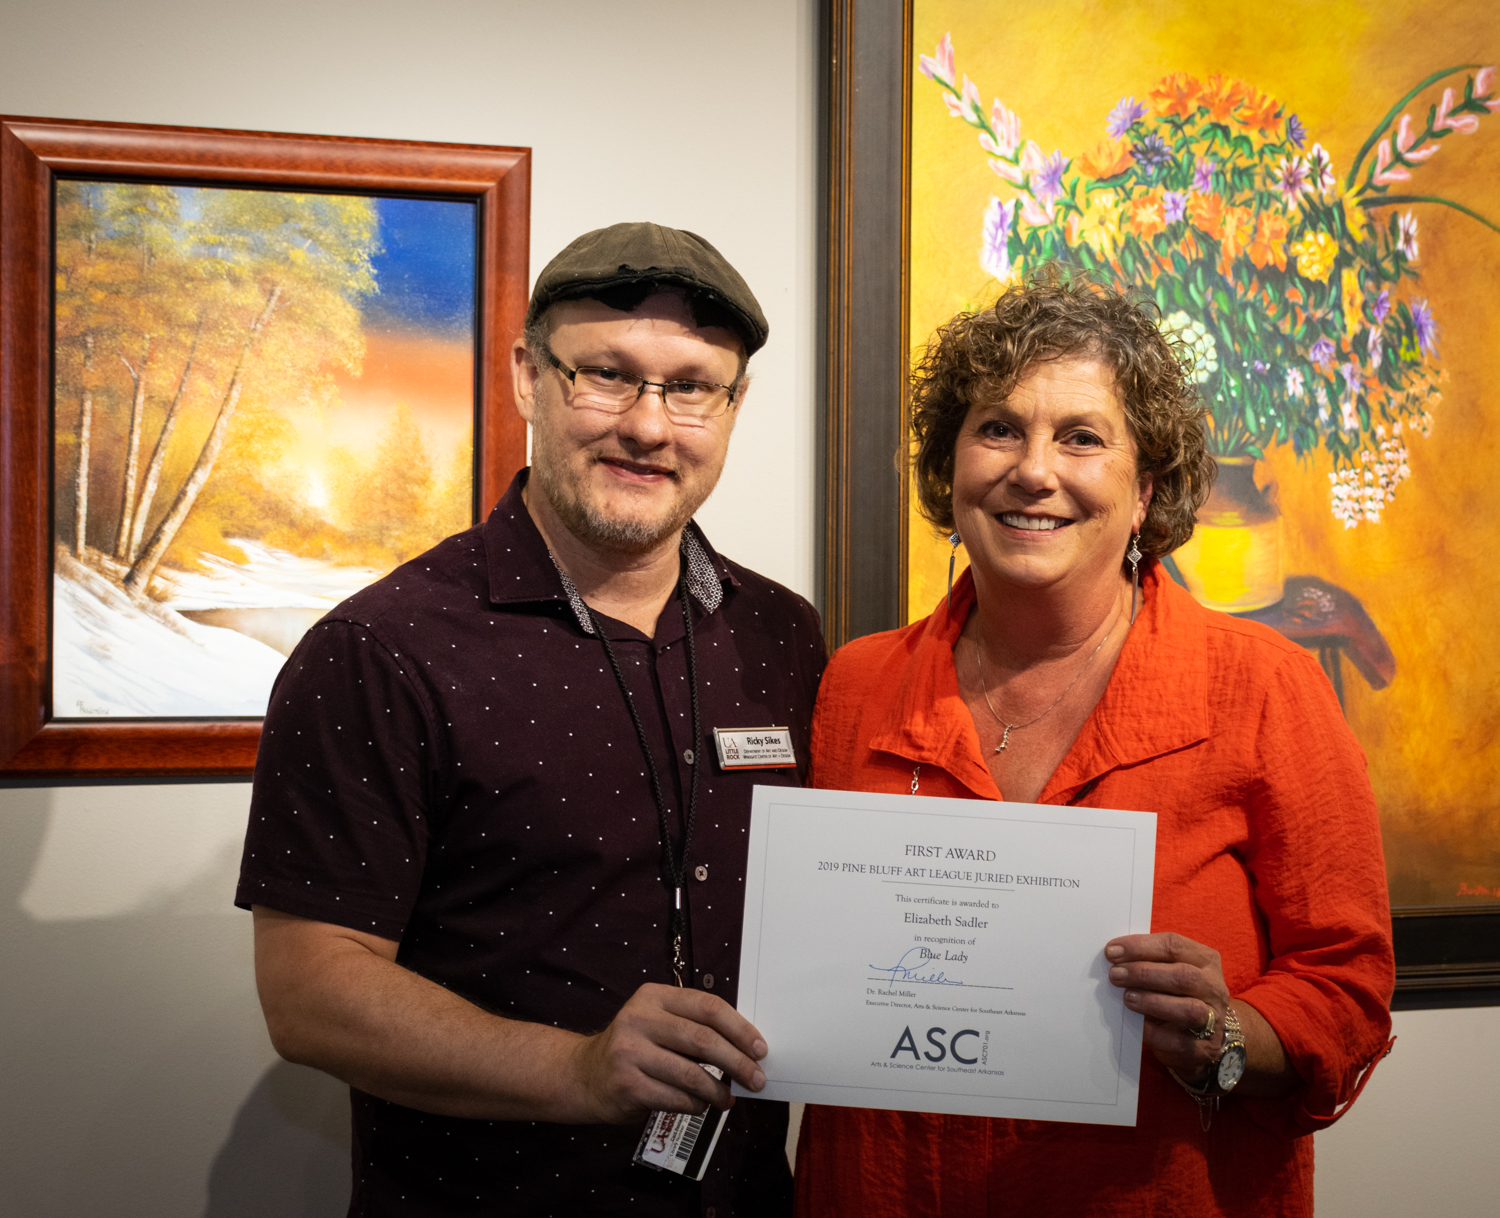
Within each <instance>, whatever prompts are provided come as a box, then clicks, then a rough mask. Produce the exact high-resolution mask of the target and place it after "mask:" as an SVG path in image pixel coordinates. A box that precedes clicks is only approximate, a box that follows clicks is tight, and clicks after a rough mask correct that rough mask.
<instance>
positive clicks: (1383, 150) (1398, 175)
mask: <svg viewBox="0 0 1500 1218" xmlns="http://www.w3.org/2000/svg"><path fill="white" fill-rule="evenodd" d="M948 108H949V109H950V110H951V109H953V106H952V104H951V103H950V104H949V106H948ZM1410 177H1411V174H1410V173H1408V172H1407V171H1406V170H1405V169H1402V168H1401V166H1400V165H1393V164H1391V141H1390V139H1389V138H1387V139H1383V140H1381V141H1380V143H1379V144H1378V145H1377V146H1376V148H1375V177H1374V182H1375V185H1376V186H1389V185H1390V184H1391V183H1392V182H1405V181H1407V180H1408V179H1410Z"/></svg>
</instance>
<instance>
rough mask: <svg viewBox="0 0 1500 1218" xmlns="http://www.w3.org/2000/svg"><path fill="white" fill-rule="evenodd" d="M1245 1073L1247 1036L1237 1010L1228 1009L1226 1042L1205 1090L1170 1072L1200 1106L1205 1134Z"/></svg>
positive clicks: (1205, 1083)
mask: <svg viewBox="0 0 1500 1218" xmlns="http://www.w3.org/2000/svg"><path fill="white" fill-rule="evenodd" d="M1244 1072H1245V1034H1244V1032H1243V1031H1242V1030H1241V1028H1240V1020H1239V1016H1238V1015H1236V1014H1235V1013H1234V1008H1233V1007H1231V1006H1227V1005H1226V1006H1225V1008H1224V1039H1223V1040H1222V1041H1221V1042H1220V1044H1219V1052H1218V1053H1217V1054H1216V1055H1215V1057H1214V1059H1213V1062H1212V1063H1211V1064H1210V1066H1209V1072H1208V1078H1207V1079H1206V1080H1204V1083H1203V1085H1202V1086H1201V1087H1195V1086H1193V1085H1192V1084H1191V1083H1190V1082H1188V1081H1187V1080H1186V1079H1184V1078H1183V1077H1182V1075H1180V1074H1178V1073H1177V1071H1176V1070H1172V1069H1170V1068H1169V1069H1168V1070H1167V1073H1168V1074H1170V1075H1171V1076H1172V1077H1173V1078H1174V1079H1176V1080H1177V1085H1178V1086H1179V1087H1181V1088H1182V1089H1183V1090H1184V1091H1186V1092H1187V1093H1188V1094H1189V1095H1190V1096H1192V1097H1193V1100H1194V1102H1195V1103H1197V1105H1198V1122H1199V1124H1200V1125H1202V1127H1203V1131H1204V1132H1205V1133H1207V1132H1208V1129H1209V1126H1210V1125H1212V1124H1213V1119H1214V1117H1213V1114H1214V1113H1215V1112H1217V1111H1218V1108H1219V1100H1220V1099H1221V1098H1222V1097H1224V1096H1226V1095H1228V1094H1229V1093H1230V1092H1232V1091H1233V1090H1234V1088H1235V1086H1236V1085H1237V1084H1238V1083H1239V1081H1240V1078H1241V1077H1242V1076H1243V1075H1244Z"/></svg>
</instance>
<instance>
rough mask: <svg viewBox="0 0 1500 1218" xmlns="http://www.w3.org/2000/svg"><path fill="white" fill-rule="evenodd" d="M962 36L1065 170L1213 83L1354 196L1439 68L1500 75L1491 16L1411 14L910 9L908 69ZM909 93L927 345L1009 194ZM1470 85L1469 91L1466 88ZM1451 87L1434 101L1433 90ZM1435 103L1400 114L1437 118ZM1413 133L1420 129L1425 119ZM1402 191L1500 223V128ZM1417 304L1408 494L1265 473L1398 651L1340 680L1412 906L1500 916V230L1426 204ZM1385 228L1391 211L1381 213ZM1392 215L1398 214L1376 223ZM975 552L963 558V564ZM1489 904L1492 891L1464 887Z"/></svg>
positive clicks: (914, 564) (917, 327) (1314, 472)
mask: <svg viewBox="0 0 1500 1218" xmlns="http://www.w3.org/2000/svg"><path fill="white" fill-rule="evenodd" d="M949 31H951V32H952V35H953V44H954V48H955V52H956V62H957V67H958V71H959V72H960V73H967V75H968V76H969V78H970V79H971V80H973V81H974V82H975V84H977V85H978V86H979V90H980V94H981V97H982V98H983V102H984V105H985V107H986V109H988V107H989V104H990V101H991V99H992V98H994V97H996V96H998V97H999V98H1001V100H1003V101H1004V102H1005V104H1006V105H1007V106H1009V107H1010V108H1011V109H1012V110H1014V111H1015V112H1016V113H1017V114H1019V115H1020V118H1021V123H1022V136H1023V138H1029V139H1034V140H1036V141H1037V143H1038V144H1040V145H1041V147H1042V150H1043V152H1046V153H1051V152H1052V151H1053V149H1055V148H1060V149H1062V151H1063V152H1064V153H1065V154H1066V155H1068V156H1071V157H1076V156H1078V155H1080V154H1082V153H1085V152H1087V151H1090V150H1091V149H1093V148H1094V146H1095V145H1096V144H1097V143H1098V142H1099V141H1100V140H1101V139H1103V138H1104V121H1105V116H1106V115H1107V114H1108V113H1109V111H1110V109H1111V107H1113V106H1114V105H1115V103H1116V102H1118V101H1119V100H1120V98H1121V97H1124V96H1127V95H1133V96H1135V97H1136V98H1137V99H1139V100H1145V98H1146V95H1147V93H1148V92H1149V91H1150V89H1151V86H1152V85H1153V84H1155V83H1156V81H1157V80H1158V79H1160V78H1161V77H1162V76H1164V75H1165V74H1166V73H1168V72H1171V71H1185V72H1189V73H1192V74H1194V75H1208V74H1212V73H1215V72H1222V73H1225V74H1227V75H1231V76H1236V77H1239V78H1241V79H1243V80H1245V81H1247V82H1249V83H1251V84H1253V85H1256V86H1258V87H1259V88H1261V89H1263V90H1265V91H1266V92H1268V93H1270V94H1271V95H1272V96H1273V97H1276V98H1278V99H1279V100H1280V101H1282V102H1283V103H1285V104H1286V106H1287V108H1288V110H1289V111H1291V112H1294V113H1296V114H1297V115H1298V116H1299V117H1300V118H1301V119H1302V121H1303V123H1304V124H1305V125H1306V127H1307V131H1308V143H1309V144H1311V143H1312V142H1313V141H1317V142H1319V143H1321V144H1322V145H1323V146H1324V147H1325V148H1326V149H1328V151H1329V152H1330V154H1331V155H1332V158H1333V165H1334V171H1335V172H1336V173H1337V174H1338V175H1339V178H1340V180H1342V177H1343V175H1344V174H1345V173H1346V172H1347V171H1348V168H1349V164H1350V162H1351V160H1352V159H1353V157H1354V155H1355V153H1356V152H1357V151H1358V149H1359V147H1360V145H1361V144H1362V143H1363V142H1364V140H1365V138H1366V137H1367V136H1368V135H1369V133H1370V131H1371V129H1372V128H1373V127H1374V126H1375V124H1376V123H1378V122H1379V121H1380V119H1381V118H1383V117H1384V115H1385V113H1386V112H1387V111H1388V110H1389V109H1390V107H1391V106H1392V105H1394V104H1395V103H1396V102H1397V101H1398V100H1399V99H1400V98H1401V97H1402V96H1403V95H1404V94H1405V93H1406V91H1407V90H1408V89H1409V88H1411V87H1412V86H1413V85H1415V84H1416V83H1417V82H1418V81H1419V80H1421V79H1422V78H1424V77H1425V76H1427V75H1429V74H1431V73H1432V72H1435V71H1437V70H1438V69H1440V68H1443V67H1447V66H1450V65H1453V64H1461V63H1495V62H1496V61H1497V60H1500V5H1496V4H1495V3H1493V0H1450V2H1448V3H1444V4H1440V5H1434V4H1417V3H1413V2H1411V0H1394V2H1384V3H1350V2H1348V0H1344V2H1334V3H1301V4H1266V3H1261V4H1255V5H1233V6H1230V5H1224V6H1213V7H1210V6H1206V5H1202V4H1195V3H1182V2H1158V3H1134V4H1127V3H1109V4H1105V3H1088V2H1086V0H1010V2H1008V3H996V2H994V0H916V4H915V10H914V41H915V50H914V56H915V53H916V52H922V53H925V54H928V55H931V54H932V53H933V49H934V48H935V47H936V45H937V43H938V40H939V39H940V38H941V37H942V36H943V34H944V33H947V32H949ZM913 72H914V76H913V84H912V199H911V221H912V233H911V240H912V266H911V326H912V332H911V336H912V342H913V345H914V346H915V345H917V344H920V343H921V342H923V341H924V340H925V338H926V337H927V335H929V334H930V333H931V332H932V330H933V329H934V328H935V327H936V326H937V325H938V324H939V323H941V322H942V321H943V320H945V319H946V318H948V317H950V316H952V315H953V314H954V313H955V312H957V311H958V310H960V309H961V308H963V307H964V306H965V305H966V304H967V303H970V302H983V301H985V300H986V299H987V298H992V297H993V294H994V292H995V290H996V285H995V283H994V281H993V280H991V279H990V278H989V277H988V276H987V275H986V274H985V272H984V271H982V270H981V269H980V266H979V243H980V226H981V220H982V216H983V212H984V207H985V204H986V203H987V202H988V200H989V197H990V195H991V194H1000V195H1001V196H1002V197H1006V196H1005V191H1004V190H1003V187H1004V183H1003V182H1002V181H1001V180H1000V179H999V178H998V177H996V176H995V175H994V174H993V173H992V172H991V170H990V169H989V167H988V165H987V164H986V158H985V155H984V154H983V152H982V151H981V150H980V148H979V145H978V140H977V132H975V131H974V129H973V128H971V127H968V126H966V125H965V124H964V123H963V122H962V121H961V120H959V119H956V118H952V117H950V116H949V114H948V111H947V108H946V107H945V106H944V105H943V102H942V94H941V90H940V89H939V88H938V87H937V85H935V84H934V83H933V82H931V81H929V80H928V79H927V78H926V77H924V76H921V75H919V74H916V73H915V60H914V67H913ZM1458 85H1459V88H1460V89H1461V88H1462V79H1461V78H1460V80H1459V82H1458ZM1440 92H1441V90H1440V89H1439V90H1438V91H1437V93H1440ZM1437 93H1433V94H1432V96H1431V97H1430V98H1428V97H1426V96H1424V97H1423V98H1422V99H1419V101H1418V102H1417V103H1414V104H1413V105H1412V106H1411V107H1408V109H1410V110H1411V112H1412V114H1413V117H1414V118H1417V115H1418V110H1417V107H1418V106H1420V107H1421V108H1422V109H1421V111H1420V113H1421V114H1422V115H1423V116H1425V112H1426V111H1425V108H1426V105H1427V104H1429V103H1430V102H1431V101H1435V100H1436V97H1437ZM1419 125H1420V122H1419ZM1396 189H1397V190H1399V191H1401V192H1402V193H1411V194H1424V195H1426V194H1437V195H1443V196H1446V197H1448V198H1453V199H1456V200H1457V201H1459V202H1462V203H1464V204H1465V205H1466V206H1469V207H1471V208H1473V209H1475V210H1477V211H1479V212H1480V213H1481V214H1483V215H1486V216H1488V217H1489V218H1490V219H1492V220H1495V221H1496V222H1500V114H1497V115H1494V116H1492V117H1490V118H1488V119H1486V120H1484V121H1483V122H1482V123H1481V125H1480V129H1479V131H1478V133H1477V134H1475V135H1470V136H1460V135H1455V136H1452V137H1450V138H1449V139H1447V140H1445V141H1444V142H1443V145H1442V149H1441V151H1440V152H1439V154H1438V155H1437V156H1435V157H1434V158H1433V159H1432V160H1431V161H1430V162H1429V163H1428V164H1427V165H1425V166H1423V167H1422V168H1420V169H1419V170H1417V171H1415V172H1414V173H1413V176H1412V181H1411V182H1409V183H1402V184H1400V185H1399V186H1398V187H1397V188H1396ZM1415 210H1416V212H1417V215H1418V219H1419V222H1420V232H1419V241H1420V251H1421V258H1420V262H1419V264H1418V265H1419V266H1420V269H1421V274H1422V282H1421V287H1420V289H1419V290H1418V292H1417V294H1418V295H1422V294H1425V295H1427V296H1428V297H1429V298H1430V299H1431V301H1432V303H1433V307H1434V312H1435V314H1436V317H1437V320H1438V324H1439V326H1440V330H1439V336H1438V337H1439V348H1438V349H1439V352H1440V355H1441V361H1442V365H1443V367H1444V369H1445V370H1446V372H1447V374H1448V381H1447V383H1446V384H1445V386H1444V389H1443V395H1444V396H1443V401H1442V404H1441V406H1440V407H1439V408H1438V409H1436V410H1435V411H1434V412H1433V413H1434V416H1435V425H1434V428H1433V432H1432V434H1431V436H1429V437H1427V438H1425V439H1423V438H1422V437H1420V436H1417V435H1412V436H1411V437H1410V441H1409V448H1410V454H1411V455H1410V465H1411V472H1412V476H1411V477H1410V478H1409V479H1408V480H1407V481H1405V482H1403V483H1402V484H1401V486H1400V488H1399V489H1398V490H1397V492H1396V500H1395V502H1394V503H1392V504H1389V505H1387V507H1386V509H1385V512H1384V515H1383V517H1382V519H1381V521H1380V523H1378V524H1370V523H1362V524H1360V525H1359V526H1358V527H1357V528H1355V529H1350V530H1346V529H1345V528H1344V527H1343V526H1342V525H1341V524H1340V523H1339V522H1338V521H1336V520H1334V518H1333V516H1332V514H1331V513H1330V511H1329V497H1328V490H1329V484H1328V473H1329V470H1330V469H1331V468H1332V467H1331V464H1330V463H1329V461H1328V460H1327V458H1326V456H1321V455H1318V456H1312V457H1310V458H1304V459H1303V460H1302V461H1300V462H1299V461H1298V459H1297V458H1296V457H1295V456H1294V455H1293V453H1292V452H1291V449H1290V448H1289V447H1288V448H1286V449H1285V450H1278V451H1273V452H1272V453H1270V454H1269V455H1268V458H1267V460H1265V461H1263V462H1261V463H1260V464H1259V466H1258V468H1257V471H1256V477H1257V481H1258V482H1260V483H1261V484H1262V485H1264V484H1265V483H1266V482H1268V481H1274V482H1275V483H1276V484H1277V485H1278V488H1279V496H1280V503H1281V506H1282V509H1283V511H1284V513H1285V546H1286V552H1285V569H1286V571H1287V573H1288V574H1308V575H1317V576H1319V577H1321V578H1323V579H1327V580H1330V581H1332V582H1333V583H1335V584H1338V585H1340V586H1342V587H1344V588H1346V589H1348V590H1349V591H1350V592H1351V593H1353V594H1354V595H1355V596H1356V597H1358V598H1359V599H1360V601H1362V602H1363V604H1364V606H1365V608H1366V609H1367V610H1368V611H1369V613H1370V616H1371V617H1372V618H1373V619H1374V621H1375V624H1376V625H1377V626H1378V627H1379V628H1380V630H1381V632H1382V633H1383V634H1384V635H1385V637H1386V639H1387V641H1388V642H1389V643H1390V645H1391V649H1392V651H1393V652H1394V653H1395V656H1396V664H1397V671H1396V678H1395V680H1394V681H1393V682H1392V683H1391V684H1390V685H1389V686H1388V687H1387V688H1386V689H1384V690H1380V691H1373V690H1371V689H1370V688H1369V686H1367V685H1366V684H1365V683H1364V681H1363V679H1362V678H1361V677H1360V676H1359V674H1358V673H1357V672H1356V671H1355V670H1354V668H1353V666H1352V665H1350V664H1348V663H1347V662H1346V663H1345V667H1344V689H1345V696H1346V700H1347V708H1348V716H1349V722H1350V724H1351V725H1352V726H1353V728H1354V730H1355V732H1356V734H1357V735H1358V737H1359V739H1360V742H1361V743H1362V744H1363V745H1364V748H1365V751H1366V753H1367V754H1368V756H1369V761H1370V775H1371V779H1372V781H1373V783H1374V786H1375V794H1376V798H1377V799H1378V801H1379V804H1380V809H1381V818H1382V825H1383V829H1384V832H1385V842H1386V854H1387V867H1388V869H1389V872H1390V878H1391V894H1392V899H1393V901H1394V902H1395V903H1396V904H1398V905H1448V904H1470V903H1478V904H1490V903H1493V902H1495V901H1496V900H1497V899H1500V469H1497V464H1500V389H1497V388H1496V382H1497V379H1500V294H1497V292H1496V285H1497V284H1500V234H1496V233H1494V232H1492V231H1490V230H1488V229H1485V228H1484V227H1482V226H1480V225H1478V224H1476V223H1474V222H1473V221H1472V220H1469V219H1467V218H1465V217H1463V216H1461V215H1459V214H1457V213H1456V212H1452V211H1449V210H1447V209H1444V208H1440V207H1434V206H1420V207H1417V208H1416V209H1415ZM1376 214H1377V215H1381V214H1382V213H1376ZM1384 214H1386V215H1388V213H1384ZM911 526H912V527H911V531H910V536H911V546H910V551H909V554H908V560H909V579H908V605H909V609H908V615H909V617H910V618H912V619H916V618H919V617H922V616H924V615H925V614H926V613H927V612H929V611H930V609H931V608H932V606H933V605H934V604H935V603H936V601H937V599H938V598H939V597H940V596H941V595H942V592H943V586H944V583H945V581H946V577H947V558H948V546H947V543H946V541H945V540H943V539H941V538H939V537H937V536H936V535H935V533H934V532H933V530H932V528H931V526H929V525H927V524H926V523H925V522H924V521H922V520H921V519H920V518H918V517H917V516H916V515H915V514H913V517H912V521H911ZM961 566H962V555H960V568H961ZM1475 889H1484V890H1486V891H1485V892H1483V893H1480V894H1478V895H1461V893H1464V892H1465V891H1467V892H1469V893H1472V892H1473V891H1474V890H1475Z"/></svg>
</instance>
